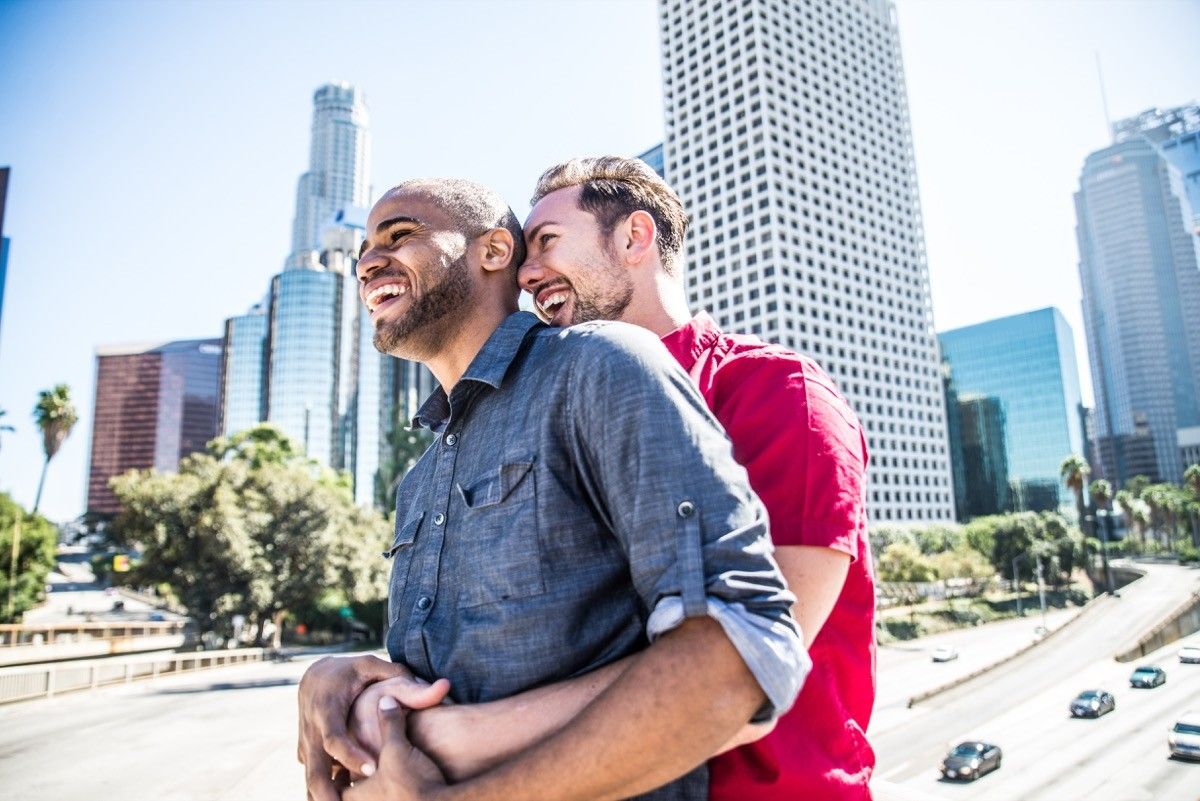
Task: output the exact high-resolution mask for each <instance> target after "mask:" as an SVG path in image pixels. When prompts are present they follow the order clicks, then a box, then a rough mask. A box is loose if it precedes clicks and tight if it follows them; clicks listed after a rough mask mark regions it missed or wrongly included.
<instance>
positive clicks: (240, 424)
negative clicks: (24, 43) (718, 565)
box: [0, 0, 1200, 522]
mask: <svg viewBox="0 0 1200 801" xmlns="http://www.w3.org/2000/svg"><path fill="white" fill-rule="evenodd" d="M659 21H660V31H659V32H660V40H661V45H662V56H663V57H662V65H663V67H662V80H663V97H664V102H665V106H666V107H665V123H666V126H665V127H666V131H665V132H666V136H665V138H664V140H663V142H662V143H660V144H658V145H655V146H654V147H652V148H651V149H649V150H647V151H646V152H644V153H642V154H640V156H639V157H640V158H641V159H643V160H644V161H645V162H646V163H647V164H649V165H650V166H651V167H652V168H653V169H654V170H655V171H656V172H658V173H659V174H660V175H662V176H663V177H664V178H665V179H666V180H667V181H668V182H669V183H670V184H671V185H672V186H673V187H674V188H675V190H676V191H677V192H678V193H679V195H680V197H681V198H682V200H683V202H684V204H685V206H686V208H687V210H688V212H689V215H690V217H691V220H692V224H691V234H690V238H689V241H688V243H687V248H686V252H685V254H684V263H685V267H684V269H685V276H686V288H687V293H688V298H689V301H690V303H691V305H692V306H693V308H695V309H701V308H703V309H707V310H708V311H709V312H710V313H711V314H712V315H713V316H714V318H715V319H716V320H717V322H718V324H720V325H721V326H722V327H724V328H726V329H727V330H730V331H735V332H748V333H754V334H757V335H759V336H761V337H763V338H764V339H767V340H770V341H773V342H777V343H781V344H783V345H786V346H788V347H790V348H794V349H796V350H799V351H801V352H804V353H807V354H810V355H812V356H813V357H814V358H815V359H817V360H818V361H819V362H821V364H822V365H823V366H824V367H825V368H826V370H828V372H829V373H830V374H831V375H832V376H833V377H834V378H835V379H836V380H837V382H838V384H839V386H840V388H841V390H842V392H843V393H844V394H845V395H846V397H847V398H848V399H849V401H850V402H851V404H852V405H853V406H854V408H855V410H856V412H857V413H858V415H859V416H860V418H861V419H862V421H863V424H864V426H865V429H866V432H867V436H868V439H869V445H870V449H871V471H870V486H869V488H868V508H869V513H870V516H871V519H872V520H873V521H878V522H885V521H896V522H909V521H912V522H922V521H925V522H928V521H948V520H952V519H958V520H966V519H970V518H972V517H975V516H979V515H985V514H993V513H997V512H1004V511H1013V510H1055V509H1058V510H1063V511H1067V512H1068V513H1070V510H1071V509H1072V508H1073V501H1072V498H1071V496H1070V495H1069V494H1068V492H1067V490H1066V488H1065V487H1064V486H1063V483H1062V480H1061V477H1060V475H1059V469H1060V465H1061V463H1062V461H1063V459H1064V458H1065V457H1066V456H1068V455H1069V454H1072V453H1079V454H1084V455H1086V456H1087V458H1088V459H1089V461H1090V462H1092V464H1093V468H1094V473H1095V474H1096V475H1098V476H1103V477H1106V478H1109V479H1110V480H1111V481H1113V482H1114V483H1115V484H1117V485H1121V484H1123V483H1124V482H1125V481H1126V480H1128V479H1129V478H1130V477H1132V476H1134V475H1146V476H1148V477H1150V478H1151V479H1153V480H1172V481H1178V480H1180V478H1181V475H1182V471H1183V469H1184V466H1185V465H1187V464H1191V463H1195V462H1197V461H1200V259H1198V258H1197V247H1196V246H1197V235H1198V234H1200V107H1198V106H1195V105H1192V106H1185V107H1180V108H1174V109H1168V110H1165V111H1161V110H1158V109H1154V110H1151V111H1147V112H1145V113H1143V114H1140V115H1138V116H1136V117H1133V118H1130V119H1128V120H1122V121H1120V122H1118V123H1117V124H1116V125H1114V126H1113V144H1112V145H1111V146H1109V147H1107V148H1105V149H1103V150H1100V151H1097V152H1096V153H1093V154H1091V155H1090V156H1088V157H1087V159H1086V161H1085V164H1084V168H1083V172H1082V174H1081V176H1080V187H1079V191H1078V193H1077V194H1076V196H1075V205H1076V210H1077V215H1078V226H1077V235H1078V242H1079V252H1080V260H1079V274H1080V279H1081V282H1082V285H1083V310H1084V326H1085V329H1086V335H1087V342H1088V357H1089V359H1090V363H1091V371H1092V375H1093V379H1094V383H1095V393H1096V406H1095V408H1094V409H1085V408H1084V407H1083V404H1082V400H1081V396H1080V388H1079V375H1078V368H1077V365H1076V356H1075V349H1074V345H1073V338H1072V332H1071V329H1070V327H1069V326H1068V325H1067V323H1066V320H1065V319H1064V318H1063V315H1062V313H1061V312H1060V311H1059V310H1058V309H1054V308H1044V309H1040V310H1037V311H1031V312H1028V313H1024V314H1017V315H1012V316H1008V317H1003V318H1000V319H995V320H989V321H986V322H982V323H979V324H977V325H971V326H966V327H963V328H958V329H955V330H951V331H944V332H942V333H941V334H940V335H939V334H937V333H936V332H935V331H934V328H933V311H932V305H931V297H930V288H929V271H928V266H927V264H926V258H925V243H924V233H923V230H922V223H921V211H920V201H919V197H918V192H917V177H916V167H915V160H914V156H913V147H912V137H911V126H910V124H909V112H908V100H907V92H906V88H905V85H904V70H903V65H902V61H901V54H900V44H899V36H898V31H897V26H896V17H895V13H894V7H893V3H892V1H891V0H862V2H856V3H826V4H812V5H810V4H804V6H803V7H800V6H798V5H796V4H791V3H774V2H764V1H762V0H750V1H749V2H737V3H735V2H710V3H661V4H660V14H659ZM368 122H369V118H368V112H367V108H366V104H365V100H364V98H363V95H362V93H361V92H359V91H358V90H357V89H355V88H353V87H351V86H348V85H346V84H329V85H326V86H322V87H320V88H319V89H318V90H317V91H316V94H315V95H314V112H313V123H312V149H311V155H310V161H309V165H308V170H307V171H306V172H305V173H304V174H303V175H302V176H301V178H300V181H299V185H298V188H297V194H296V214H295V220H294V225H293V236H292V243H291V249H290V251H289V252H288V254H287V257H286V259H285V260H284V269H283V270H282V271H281V272H280V273H279V274H278V275H276V276H274V278H273V279H272V280H271V283H270V286H269V288H268V290H267V293H266V295H265V297H264V298H263V300H262V301H261V302H260V303H258V304H256V305H255V306H254V307H252V308H251V309H250V310H249V311H247V312H246V313H245V314H242V315H238V316H234V317H230V318H229V319H227V320H226V321H225V328H224V334H223V337H222V338H221V339H219V340H214V341H211V342H209V341H205V342H204V343H171V344H170V345H168V346H163V347H160V348H150V349H145V348H142V349H137V348H134V349H124V350H113V349H101V350H100V351H99V352H98V354H97V365H98V366H97V375H98V380H97V400H96V402H97V417H96V420H97V423H96V426H97V432H98V433H97V434H96V435H95V436H94V442H93V465H92V482H91V484H90V488H91V489H90V491H89V510H93V509H94V510H102V509H109V508H111V503H112V499H111V496H110V495H107V494H106V489H105V483H106V480H107V478H106V477H107V476H110V475H112V474H113V471H119V470H121V469H127V468H128V467H145V466H151V465H153V466H160V467H161V468H162V469H170V468H171V467H172V466H173V464H174V463H177V460H178V458H180V456H182V455H184V454H185V453H186V452H188V449H195V448H198V447H200V446H202V444H203V440H204V439H206V437H209V436H214V435H216V434H218V433H223V434H230V433H234V432H236V431H240V430H244V429H246V428H248V427H250V426H252V425H254V424H256V423H258V422H261V421H268V422H271V423H273V424H275V425H277V426H279V427H280V428H281V429H282V430H283V431H284V432H286V433H287V434H288V435H289V436H290V437H292V438H293V439H294V440H295V441H296V442H297V444H298V445H300V446H301V447H302V448H303V450H304V452H305V453H307V454H308V455H309V456H310V457H312V458H313V459H316V460H317V461H319V462H320V463H322V464H326V465H329V466H331V467H334V468H337V469H341V470H346V471H348V472H349V473H350V475H351V476H352V478H353V483H354V492H355V496H356V498H357V499H358V501H359V502H361V503H363V504H369V503H371V502H372V501H373V498H374V495H373V490H374V485H375V476H376V473H377V471H378V469H379V466H380V464H381V463H382V462H383V460H384V459H385V457H386V449H387V440H388V435H389V433H390V432H391V431H392V430H393V428H394V426H395V425H396V424H397V420H406V419H407V418H408V417H409V416H411V414H412V413H413V411H414V410H415V408H416V406H417V404H418V403H419V402H420V401H421V400H422V399H423V398H424V397H425V396H426V395H428V393H429V392H431V391H432V390H433V388H434V382H433V377H432V375H431V374H430V373H429V372H428V370H426V369H425V368H424V367H422V366H420V365H418V364H414V363H409V362H404V361H400V360H396V359H393V358H391V357H387V356H381V355H380V354H379V353H377V352H376V351H375V349H374V347H373V345H372V335H373V331H372V328H371V325H370V321H369V318H368V316H367V315H366V314H365V313H364V310H363V309H362V307H361V304H360V303H359V302H358V297H357V289H356V280H355V263H356V259H357V253H358V248H359V245H360V244H361V242H362V238H363V235H364V232H363V226H364V221H365V216H366V207H367V206H368V204H369V203H370V200H371V188H370V184H369V174H370V145H371V143H370V134H369V130H368ZM2 174H3V173H0V175H2ZM0 180H2V179H0ZM0 189H2V184H0ZM2 199H3V193H2V191H0V211H2V208H3V207H2ZM2 270H3V258H2V251H0V292H2V287H3V282H2V276H3V271H2ZM0 299H2V294H0ZM177 347H178V348H182V349H183V351H186V352H189V353H190V352H191V351H188V350H187V349H188V348H192V349H193V350H195V353H194V354H193V355H194V356H195V357H196V359H199V355H200V351H199V350H196V349H199V348H205V349H207V350H205V351H204V354H205V355H206V357H208V358H210V360H211V362H212V363H211V364H209V363H208V362H204V364H203V365H201V364H200V362H199V361H193V362H188V366H186V367H179V368H170V369H168V368H167V367H165V366H163V365H166V363H167V357H168V355H169V354H172V353H175V351H172V350H170V349H171V348H177ZM181 352H182V351H181ZM172 358H174V357H172ZM155 359H158V360H159V361H158V362H155V363H158V364H160V366H159V367H157V368H154V369H157V370H158V371H159V372H158V373H154V372H153V370H152V369H151V368H150V367H143V366H140V365H150V364H151V363H152V362H154V360H155ZM122 360H125V361H122ZM138 360H141V361H138ZM131 365H134V366H136V369H135V367H133V366H131ZM171 369H175V370H183V371H184V372H186V371H187V370H191V371H193V372H194V373H195V377H194V380H193V378H186V379H178V380H176V381H175V383H173V384H171V387H172V389H171V390H170V391H167V390H166V389H164V386H165V385H164V384H163V383H162V382H163V381H164V380H165V379H162V378H161V376H163V375H166V374H167V372H170V370H171ZM143 370H145V371H147V372H146V375H145V376H142V377H140V378H139V377H138V376H137V375H135V374H136V373H139V372H141V371H143ZM156 375H157V376H159V378H154V376H156ZM188 375H189V376H190V375H191V373H189V374H188ZM201 375H203V376H204V378H203V379H201V378H200V376H201ZM202 380H205V381H208V382H209V384H208V385H206V386H207V389H205V390H204V391H203V392H201V391H200V390H197V389H193V390H188V389H186V387H193V388H195V387H196V386H198V383H197V382H200V381H202ZM139 381H140V382H141V383H140V384H139V383H138V382H139ZM156 381H158V382H159V383H157V384H156V383H155V382H156ZM147 382H148V383H147ZM143 385H144V386H143ZM152 385H153V387H157V389H154V388H153V387H152ZM180 386H184V387H185V389H184V390H180V391H182V392H183V394H182V395H181V394H179V392H177V391H176V390H177V389H178V387H180ZM189 391H195V392H196V393H197V394H196V395H195V398H193V400H192V401H189V400H188V398H189V397H191V396H189V395H188V394H187V393H188V392H189ZM139 393H141V394H140V395H139ZM155 393H157V394H155ZM172 393H174V394H172ZM135 395H138V397H139V399H138V400H137V401H136V402H135V401H134V400H133V397H134V396H135ZM201 396H203V397H204V398H210V399H211V400H209V401H207V403H208V404H209V405H208V406H205V405H204V402H203V401H201V400H200V398H201ZM122 403H125V404H127V405H126V406H122V405H121V404H122ZM189 404H191V405H189ZM167 407H172V408H176V407H178V409H179V410H184V411H182V412H180V413H179V414H182V417H185V418H188V419H189V420H192V419H193V418H192V417H188V415H189V414H192V415H194V418H195V420H198V419H199V417H200V416H202V415H203V414H209V415H210V416H209V417H208V418H207V419H208V423H207V425H208V426H209V427H208V429H206V430H205V431H204V432H203V433H201V432H200V430H199V428H198V424H193V423H189V424H188V426H184V425H183V424H182V423H179V424H178V425H175V424H173V423H171V422H170V420H169V419H168V418H171V415H172V414H175V416H176V417H179V414H176V413H175V412H170V413H167V412H164V409H166V408H167ZM102 409H103V415H102V414H101V410H102ZM122 410H125V411H122ZM205 410H207V411H205ZM122 415H128V416H129V417H130V418H131V419H130V420H129V421H127V422H125V423H119V421H118V418H121V417H122ZM171 419H174V418H171ZM180 419H182V418H180ZM164 420H167V422H163V421H164ZM102 421H105V422H102ZM173 425H175V427H174V428H173V427H172V426H173ZM104 426H111V430H104V431H102V430H101V428H102V427H104ZM184 428H187V430H188V431H189V432H191V433H189V434H188V435H187V436H184V435H183V434H182V433H181V432H182V431H183V429H184ZM134 440H136V441H137V442H136V443H135V442H134ZM152 454H153V456H152ZM172 460H175V462H172Z"/></svg>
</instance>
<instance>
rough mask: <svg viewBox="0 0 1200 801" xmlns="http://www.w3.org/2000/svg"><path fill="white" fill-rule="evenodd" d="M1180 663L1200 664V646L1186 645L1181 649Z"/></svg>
mask: <svg viewBox="0 0 1200 801" xmlns="http://www.w3.org/2000/svg"><path fill="white" fill-rule="evenodd" d="M1179 661H1180V662H1185V663H1188V662H1190V663H1191V664H1200V645H1185V646H1183V647H1182V648H1180V649H1179Z"/></svg>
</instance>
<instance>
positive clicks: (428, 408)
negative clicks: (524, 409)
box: [412, 311, 545, 431]
mask: <svg viewBox="0 0 1200 801" xmlns="http://www.w3.org/2000/svg"><path fill="white" fill-rule="evenodd" d="M542 325H545V324H544V323H543V322H542V321H541V320H539V319H538V318H537V316H536V315H534V314H532V313H530V312H527V311H519V312H514V313H513V314H510V315H509V316H508V317H506V318H504V322H502V323H500V325H499V326H498V327H497V328H496V330H495V331H493V332H492V335H491V336H490V337H488V340H487V342H485V343H483V347H482V348H480V349H479V353H477V354H475V358H474V359H472V360H471V364H470V365H469V366H468V367H467V370H466V372H464V373H463V376H462V378H461V379H459V386H462V385H463V384H464V383H465V382H472V383H475V384H486V385H488V386H490V387H492V388H493V389H499V388H500V385H501V384H502V383H503V382H504V376H505V374H506V373H508V368H509V367H511V366H512V363H513V361H514V360H515V359H516V358H517V352H518V351H519V350H520V349H521V343H522V342H524V341H525V336H526V335H527V334H528V333H529V332H530V330H532V329H533V328H534V327H535V326H542ZM455 390H456V391H457V390H458V387H457V386H456V387H455ZM459 394H461V393H459ZM456 397H457V396H456ZM450 407H451V404H450V398H448V397H447V396H446V391H445V390H444V389H442V388H441V387H440V386H439V387H438V388H437V389H435V390H434V391H433V394H432V395H430V396H429V397H428V398H426V400H425V402H424V403H422V404H421V408H420V409H419V410H418V411H417V413H416V415H415V416H414V417H413V419H412V427H413V428H428V429H429V430H431V431H438V430H439V429H440V428H441V427H442V426H443V425H444V424H445V422H446V419H447V418H448V417H449V416H450V410H451V409H450Z"/></svg>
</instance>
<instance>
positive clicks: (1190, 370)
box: [1075, 109, 1200, 485]
mask: <svg viewBox="0 0 1200 801" xmlns="http://www.w3.org/2000/svg"><path fill="white" fill-rule="evenodd" d="M1193 112H1195V113H1191V114H1179V115H1171V116H1172V117H1173V118H1175V119H1173V121H1171V122H1170V123H1169V124H1167V125H1166V126H1165V128H1164V126H1162V125H1155V124H1153V120H1152V119H1151V118H1149V117H1147V116H1146V115H1141V116H1140V117H1139V118H1135V119H1134V120H1126V121H1122V122H1119V123H1117V124H1116V125H1114V126H1113V133H1114V139H1115V142H1114V144H1112V145H1111V146H1109V147H1106V148H1104V149H1103V150H1099V151H1096V152H1095V153H1092V154H1091V155H1089V156H1088V157H1087V159H1086V161H1085V162H1084V166H1083V171H1082V173H1081V175H1080V178H1079V191H1078V192H1077V193H1076V194H1075V212H1076V219H1077V227H1076V237H1077V239H1078V243H1079V276H1080V282H1081V283H1082V285H1083V311H1084V325H1085V327H1086V329H1087V341H1088V354H1089V356H1090V359H1091V367H1092V381H1093V384H1094V387H1095V394H1096V428H1097V451H1098V455H1099V456H1100V462H1101V463H1100V464H1099V465H1097V466H1096V468H1097V470H1096V472H1097V474H1099V475H1103V476H1104V477H1105V478H1108V479H1109V480H1111V481H1113V482H1114V483H1116V484H1118V485H1120V484H1123V483H1124V482H1125V481H1127V480H1128V479H1129V478H1130V477H1131V476H1133V475H1135V474H1136V473H1134V472H1133V468H1134V466H1133V462H1134V461H1138V462H1142V461H1143V460H1142V459H1141V458H1138V457H1139V454H1140V453H1141V452H1143V451H1145V450H1146V446H1147V445H1149V444H1150V443H1149V440H1152V441H1153V442H1152V444H1153V449H1154V453H1155V456H1156V459H1157V473H1158V476H1159V477H1160V478H1161V479H1162V480H1165V481H1179V480H1180V479H1181V477H1182V474H1183V463H1182V460H1181V458H1180V454H1179V447H1178V430H1179V429H1181V428H1188V427H1191V426H1196V425H1200V399H1198V396H1200V258H1198V256H1197V242H1196V236H1195V234H1193V233H1192V226H1193V215H1192V213H1191V209H1190V204H1189V203H1188V201H1187V193H1186V190H1185V187H1184V181H1183V177H1184V176H1183V175H1182V174H1181V172H1180V171H1179V169H1178V168H1177V167H1176V166H1174V164H1172V162H1171V161H1169V160H1168V159H1167V158H1166V157H1165V156H1164V154H1163V153H1164V151H1163V150H1162V149H1161V147H1162V145H1164V144H1168V145H1169V144H1170V143H1171V142H1175V143H1176V145H1175V146H1176V147H1178V148H1181V149H1180V150H1176V151H1175V157H1176V159H1178V160H1179V161H1180V163H1185V162H1186V159H1185V158H1184V155H1185V151H1186V148H1188V147H1191V148H1194V147H1196V144H1195V140H1194V137H1193V138H1190V139H1189V137H1192V134H1195V133H1197V132H1198V131H1200V111H1198V110H1196V109H1193ZM1156 142H1157V144H1156ZM1187 142H1191V144H1190V145H1189V144H1187ZM1196 167H1197V169H1200V164H1196ZM1135 450H1136V451H1137V453H1134V451H1135Z"/></svg>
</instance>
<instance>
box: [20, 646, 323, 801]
mask: <svg viewBox="0 0 1200 801" xmlns="http://www.w3.org/2000/svg"><path fill="white" fill-rule="evenodd" d="M310 661H311V660H303V661H301V660H297V661H295V662H290V663H256V664H252V665H239V666H235V667H228V668H217V669H214V670H206V671H200V672H197V673H193V674H190V675H185V676H177V677H171V678H168V679H160V680H157V681H153V682H145V683H135V684H131V685H128V686H122V687H117V688H111V689H104V690H98V691H94V692H90V693H79V694H74V695H64V696H59V697H57V698H53V699H50V700H48V701H33V702H29V703H24V704H16V705H13V706H7V707H0V788H2V793H0V795H2V796H3V797H4V799H5V801H35V800H36V801H78V799H83V798H102V799H113V800H114V801H202V800H203V801H280V800H282V799H302V798H304V777H303V774H302V772H301V768H300V765H299V763H297V762H296V683H297V682H298V681H299V679H300V676H301V674H302V673H303V672H304V669H305V668H306V667H307V666H308V664H309V662H310Z"/></svg>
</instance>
